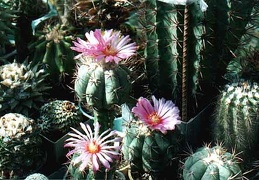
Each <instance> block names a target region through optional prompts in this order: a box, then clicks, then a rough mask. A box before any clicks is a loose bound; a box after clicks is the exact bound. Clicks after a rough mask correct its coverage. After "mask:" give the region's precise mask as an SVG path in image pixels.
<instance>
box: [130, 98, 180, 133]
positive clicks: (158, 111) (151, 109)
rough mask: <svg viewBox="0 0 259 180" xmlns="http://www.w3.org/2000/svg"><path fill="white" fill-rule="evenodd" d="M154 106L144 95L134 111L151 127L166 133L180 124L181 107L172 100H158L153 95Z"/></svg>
mask: <svg viewBox="0 0 259 180" xmlns="http://www.w3.org/2000/svg"><path fill="white" fill-rule="evenodd" d="M152 100H153V103H154V106H153V105H152V104H151V102H150V101H149V100H148V99H146V98H143V97H140V98H139V99H138V102H137V105H136V106H135V107H133V109H132V112H133V113H134V115H135V116H136V117H138V118H139V120H140V121H142V122H143V123H144V124H146V125H147V126H148V127H149V128H150V129H153V130H159V131H161V132H162V133H164V134H165V133H166V132H167V130H174V129H175V125H176V124H180V123H181V121H180V116H179V112H180V111H179V109H178V107H176V106H175V104H174V103H173V102H172V101H166V100H165V99H164V98H162V99H159V100H157V99H156V98H155V97H154V96H152Z"/></svg>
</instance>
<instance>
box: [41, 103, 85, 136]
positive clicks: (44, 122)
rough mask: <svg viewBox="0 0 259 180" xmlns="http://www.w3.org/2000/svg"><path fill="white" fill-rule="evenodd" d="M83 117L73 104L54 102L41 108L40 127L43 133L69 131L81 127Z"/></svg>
mask: <svg viewBox="0 0 259 180" xmlns="http://www.w3.org/2000/svg"><path fill="white" fill-rule="evenodd" d="M82 120H83V116H82V114H81V112H80V110H79V107H78V106H76V105H75V104H74V103H73V102H70V101H68V100H54V101H51V102H49V103H46V104H44V105H43V106H42V107H41V108H40V117H39V122H38V123H39V126H40V127H41V128H42V131H43V132H48V131H52V130H60V131H63V132H65V131H68V130H69V129H70V127H71V126H72V127H73V126H75V125H79V122H81V121H82Z"/></svg>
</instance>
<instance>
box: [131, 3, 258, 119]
mask: <svg viewBox="0 0 259 180" xmlns="http://www.w3.org/2000/svg"><path fill="white" fill-rule="evenodd" d="M166 2H172V4H169V3H164V2H161V1H155V0H150V1H144V3H143V5H141V6H140V7H143V8H139V10H138V12H137V14H138V15H135V14H134V16H133V18H136V17H138V22H137V24H134V25H133V27H136V31H137V36H138V38H139V41H140V43H142V44H144V53H143V56H144V58H145V64H146V71H147V77H148V82H149V88H150V89H151V93H152V94H155V95H157V96H162V97H165V98H167V99H174V100H176V102H177V103H178V104H184V101H186V99H187V100H188V101H189V102H190V103H188V104H194V105H196V102H197V100H199V99H197V98H200V97H201V96H200V92H202V91H203V90H204V89H205V88H211V85H212V84H213V83H217V84H220V83H223V82H222V81H223V80H222V79H221V77H222V76H223V75H224V74H225V73H226V67H227V64H228V63H229V61H230V60H231V59H232V58H233V57H234V56H233V53H232V52H234V51H235V49H236V48H237V47H238V45H239V44H241V43H240V39H241V36H242V35H243V34H245V33H246V24H247V23H248V22H249V20H250V19H251V20H252V19H253V18H252V17H254V16H255V14H253V13H251V11H252V8H253V7H254V6H255V4H256V3H257V1H255V0H245V1H231V0H227V1H226V0H221V1H214V0H208V1H206V3H207V4H208V8H207V11H206V12H203V10H202V9H201V8H200V4H199V1H193V3H192V4H189V5H186V6H181V5H174V4H173V3H176V2H174V1H166ZM241 7H242V8H241ZM132 22H134V21H132ZM208 85H209V86H208ZM179 92H180V93H179ZM204 93H206V92H202V94H204ZM205 95H206V94H205ZM208 96H209V98H210V97H211V93H210V94H209V95H208ZM202 98H204V96H202ZM192 102H193V103H192ZM185 104H186V103H185ZM183 108H186V107H183ZM193 108H194V109H196V108H197V107H193ZM185 111H186V109H183V110H182V112H183V113H184V112H185ZM185 118H186V116H185ZM185 120H186V119H185Z"/></svg>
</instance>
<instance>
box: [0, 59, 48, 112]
mask: <svg viewBox="0 0 259 180" xmlns="http://www.w3.org/2000/svg"><path fill="white" fill-rule="evenodd" d="M46 77H47V74H46V72H45V70H44V69H41V68H40V67H39V66H38V65H35V66H32V65H31V63H29V64H28V62H24V63H16V62H13V63H10V64H5V65H2V66H0V95H1V98H0V112H1V113H0V114H1V115H3V114H5V113H9V112H15V113H21V114H24V115H32V114H35V111H37V110H38V108H39V107H40V106H41V105H42V104H43V102H44V101H45V98H46V97H47V90H48V89H50V87H49V86H48V85H47V84H46V82H45V78H46Z"/></svg>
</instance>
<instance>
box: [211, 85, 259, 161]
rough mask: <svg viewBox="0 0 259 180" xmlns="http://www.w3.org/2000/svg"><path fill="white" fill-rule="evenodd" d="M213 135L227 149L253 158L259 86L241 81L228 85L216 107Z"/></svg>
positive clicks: (258, 125) (258, 105)
mask: <svg viewBox="0 0 259 180" xmlns="http://www.w3.org/2000/svg"><path fill="white" fill-rule="evenodd" d="M215 109H216V110H215V124H214V127H213V129H214V139H215V140H216V141H219V142H223V144H224V146H225V147H226V148H227V149H228V150H231V149H235V151H236V152H239V153H241V157H243V159H244V160H248V159H249V158H251V153H252V152H253V150H254V149H255V147H256V144H257V142H258V141H257V140H258V132H259V131H258V127H259V122H258V120H259V86H258V84H257V83H255V82H249V81H239V82H237V83H231V84H229V85H227V86H226V88H225V90H223V91H222V92H221V95H220V97H219V99H218V103H217V105H216V108H215Z"/></svg>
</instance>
